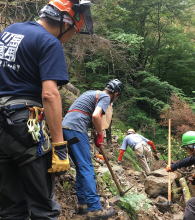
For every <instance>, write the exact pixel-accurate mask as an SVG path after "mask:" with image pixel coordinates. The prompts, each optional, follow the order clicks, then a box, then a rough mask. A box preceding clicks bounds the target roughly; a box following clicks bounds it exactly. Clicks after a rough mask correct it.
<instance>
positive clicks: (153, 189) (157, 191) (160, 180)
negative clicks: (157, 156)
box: [144, 169, 177, 198]
mask: <svg viewBox="0 0 195 220" xmlns="http://www.w3.org/2000/svg"><path fill="white" fill-rule="evenodd" d="M170 175H171V183H173V181H174V180H175V179H176V178H177V174H176V173H170ZM144 186H145V192H146V193H147V194H148V195H149V197H152V198H156V197H157V196H159V195H162V196H167V192H168V173H167V172H166V170H165V169H159V170H155V171H152V173H151V174H150V175H149V176H147V178H146V180H145V183H144Z"/></svg>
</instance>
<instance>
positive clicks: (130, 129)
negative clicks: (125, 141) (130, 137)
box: [127, 128, 135, 134]
mask: <svg viewBox="0 0 195 220" xmlns="http://www.w3.org/2000/svg"><path fill="white" fill-rule="evenodd" d="M127 134H135V130H134V129H133V128H129V129H128V131H127Z"/></svg>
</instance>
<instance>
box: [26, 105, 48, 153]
mask: <svg viewBox="0 0 195 220" xmlns="http://www.w3.org/2000/svg"><path fill="white" fill-rule="evenodd" d="M27 127H28V132H29V133H30V134H31V135H32V138H33V140H34V141H35V143H38V149H37V154H38V155H42V154H43V152H47V151H48V150H49V149H50V148H51V143H50V137H49V130H48V128H47V126H46V122H45V119H44V109H43V108H40V107H35V106H33V107H30V108H29V119H28V121H27Z"/></svg>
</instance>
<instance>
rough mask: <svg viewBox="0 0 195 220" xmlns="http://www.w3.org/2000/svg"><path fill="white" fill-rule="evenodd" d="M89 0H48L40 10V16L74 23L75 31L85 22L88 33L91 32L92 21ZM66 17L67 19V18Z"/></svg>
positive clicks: (78, 30)
mask: <svg viewBox="0 0 195 220" xmlns="http://www.w3.org/2000/svg"><path fill="white" fill-rule="evenodd" d="M90 5H91V2H90V1H89V0H50V1H49V3H48V5H46V6H45V7H44V8H43V9H42V10H41V11H40V17H49V18H51V19H54V20H57V21H62V22H67V23H69V24H71V21H70V18H71V19H72V23H73V24H72V25H74V27H75V29H76V31H77V32H80V30H81V28H82V27H83V25H84V24H85V26H86V28H87V31H88V33H90V34H92V33H93V22H92V18H91V12H90ZM68 17H70V18H69V20H68Z"/></svg>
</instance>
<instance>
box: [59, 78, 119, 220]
mask: <svg viewBox="0 0 195 220" xmlns="http://www.w3.org/2000/svg"><path fill="white" fill-rule="evenodd" d="M121 89H122V83H121V82H120V81H119V80H118V79H114V80H111V81H110V82H108V83H107V85H106V87H105V89H104V90H103V91H95V90H89V91H87V92H85V93H83V94H82V95H81V96H80V97H78V98H77V99H76V100H75V102H74V103H73V104H72V105H71V107H70V109H69V111H68V113H67V114H66V116H65V117H64V119H63V122H62V125H63V132H64V138H65V139H66V140H69V139H71V138H74V137H77V138H78V139H79V142H78V143H76V144H72V145H70V149H69V150H70V156H71V158H72V160H73V162H74V164H75V166H76V186H75V187H76V195H77V198H78V214H85V213H86V214H87V217H88V219H91V220H92V219H107V218H108V217H110V216H112V215H114V210H113V208H107V209H104V208H102V205H101V203H100V198H99V196H98V194H97V190H96V181H95V174H94V167H93V164H92V159H91V152H90V143H89V137H88V135H87V131H88V129H89V128H91V127H92V125H93V126H94V128H95V130H96V135H95V145H96V147H100V146H101V145H102V144H103V130H102V115H103V114H105V112H106V110H107V108H108V106H109V105H110V104H111V103H112V102H113V101H114V100H115V99H116V98H117V97H118V96H119V95H120V93H121Z"/></svg>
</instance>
